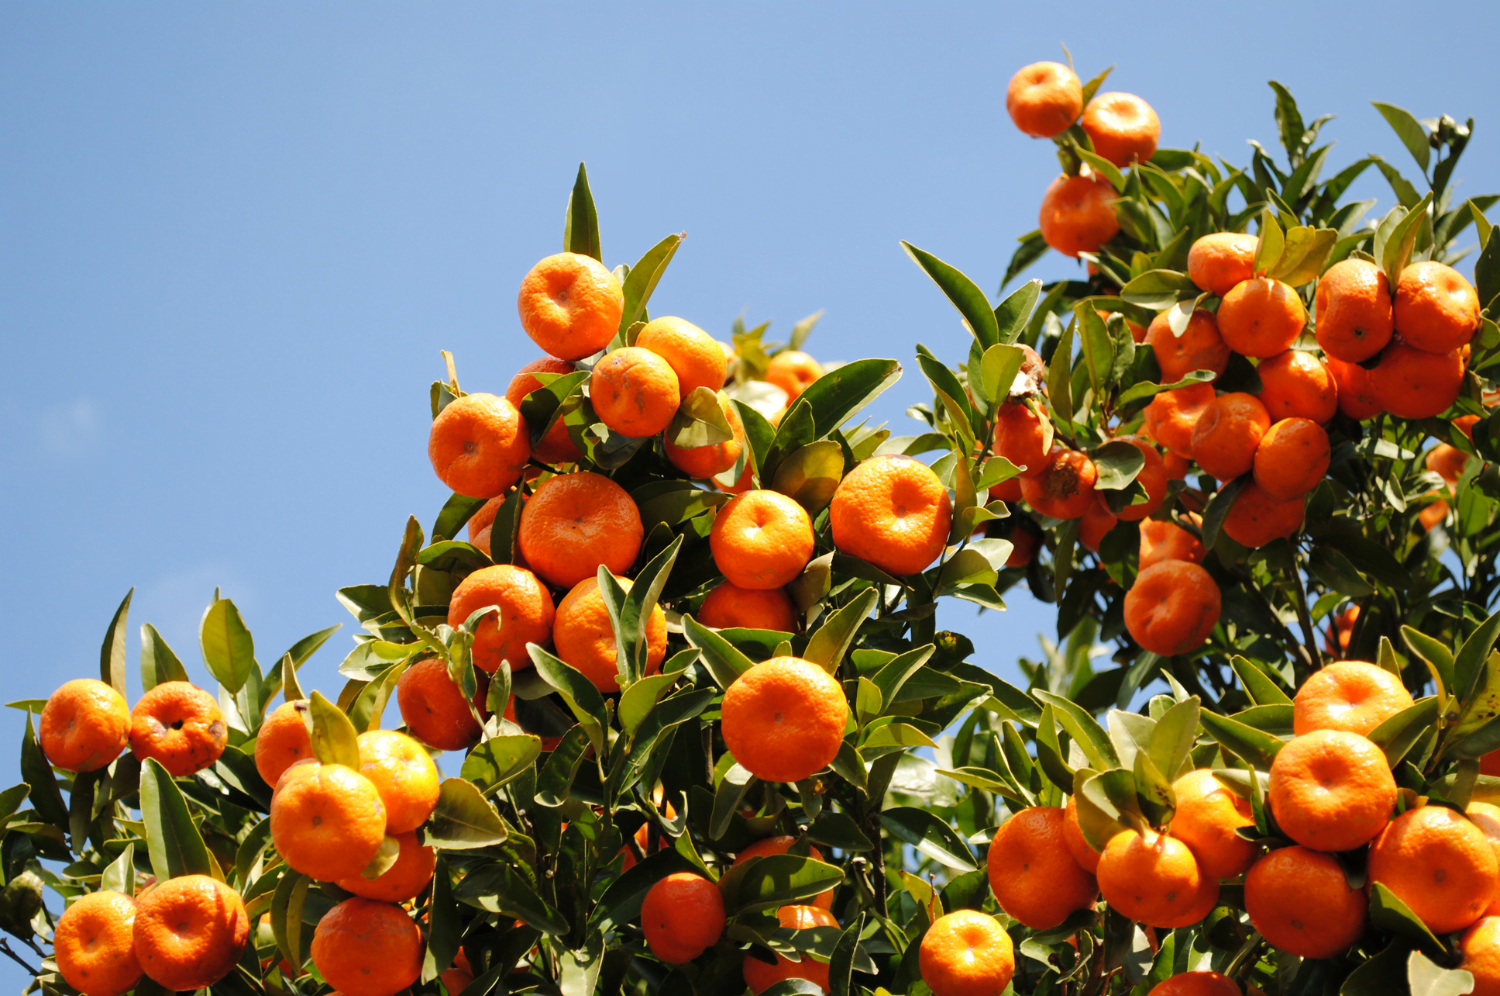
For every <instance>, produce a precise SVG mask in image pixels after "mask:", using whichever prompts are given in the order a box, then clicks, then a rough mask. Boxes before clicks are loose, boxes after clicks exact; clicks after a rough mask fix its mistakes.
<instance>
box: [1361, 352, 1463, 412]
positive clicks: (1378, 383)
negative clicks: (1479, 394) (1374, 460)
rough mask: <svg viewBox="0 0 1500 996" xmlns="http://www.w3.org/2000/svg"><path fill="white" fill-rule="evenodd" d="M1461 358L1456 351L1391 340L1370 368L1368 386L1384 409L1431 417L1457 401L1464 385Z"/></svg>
mask: <svg viewBox="0 0 1500 996" xmlns="http://www.w3.org/2000/svg"><path fill="white" fill-rule="evenodd" d="M1463 381H1464V360H1463V357H1462V356H1461V355H1460V353H1459V350H1457V349H1451V350H1449V351H1448V352H1446V353H1429V352H1427V351H1426V350H1422V349H1417V348H1415V347H1414V346H1411V345H1409V344H1407V343H1406V342H1405V341H1403V340H1402V338H1401V337H1400V336H1396V337H1395V338H1393V339H1392V340H1391V344H1390V345H1389V346H1387V347H1386V348H1385V352H1384V353H1382V354H1381V356H1380V363H1379V365H1378V366H1376V367H1375V368H1374V369H1373V370H1371V371H1370V387H1371V389H1372V390H1373V391H1374V393H1375V396H1376V397H1378V398H1379V399H1380V402H1381V404H1382V405H1384V406H1385V410H1386V411H1388V412H1390V413H1391V414H1392V415H1399V416H1401V417H1402V418H1430V417H1432V416H1433V415H1438V414H1440V413H1442V412H1443V411H1446V410H1447V408H1448V406H1449V405H1451V404H1453V402H1454V401H1456V400H1458V390H1459V388H1460V387H1462V386H1463Z"/></svg>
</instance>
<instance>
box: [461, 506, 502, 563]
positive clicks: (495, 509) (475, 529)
mask: <svg viewBox="0 0 1500 996" xmlns="http://www.w3.org/2000/svg"><path fill="white" fill-rule="evenodd" d="M501 504H503V499H500V498H491V499H490V500H489V501H487V502H485V503H484V504H483V505H480V506H479V511H477V512H475V513H474V514H473V515H471V516H469V523H468V530H469V545H470V546H475V547H478V548H479V549H481V550H483V551H484V555H485V556H486V557H491V556H494V554H493V552H492V551H491V550H490V533H491V531H493V529H494V527H495V516H497V515H499V514H500V506H501Z"/></svg>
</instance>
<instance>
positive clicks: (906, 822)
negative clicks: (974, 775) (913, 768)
mask: <svg viewBox="0 0 1500 996" xmlns="http://www.w3.org/2000/svg"><path fill="white" fill-rule="evenodd" d="M880 825H881V826H883V827H885V829H886V832H887V833H889V834H890V835H891V836H892V837H895V838H896V839H897V840H899V841H901V842H902V843H903V844H908V845H910V846H912V847H914V848H916V849H917V850H918V851H919V852H920V853H922V854H925V855H926V856H927V857H929V858H931V859H932V860H934V861H936V862H937V863H938V864H940V865H942V866H944V867H945V868H953V869H956V870H958V871H960V872H969V871H973V870H974V869H975V867H976V865H975V864H974V853H973V851H972V850H970V848H969V845H968V844H966V843H964V840H963V838H962V837H960V836H959V835H958V834H957V832H955V831H954V829H953V828H952V827H950V826H949V825H948V824H947V823H945V822H943V821H942V820H940V819H939V818H938V817H936V816H934V815H933V814H932V813H929V812H927V811H926V810H922V809H916V808H914V807H911V806H899V807H896V808H894V809H887V810H886V811H885V812H883V813H881V814H880Z"/></svg>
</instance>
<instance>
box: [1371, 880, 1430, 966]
mask: <svg viewBox="0 0 1500 996" xmlns="http://www.w3.org/2000/svg"><path fill="white" fill-rule="evenodd" d="M1370 925H1371V926H1372V927H1375V928H1376V929H1377V930H1382V931H1384V932H1386V933H1388V934H1397V935H1399V936H1401V937H1405V938H1407V939H1408V940H1411V941H1414V942H1416V943H1417V944H1420V945H1422V946H1423V947H1426V948H1428V950H1431V951H1442V950H1443V946H1442V945H1441V944H1439V943H1438V939H1437V938H1436V937H1434V936H1432V931H1430V930H1428V929H1427V926H1426V925H1425V924H1424V923H1422V921H1421V920H1420V919H1419V918H1418V917H1417V915H1416V914H1415V913H1413V912H1412V911H1411V907H1409V906H1407V905H1406V904H1405V903H1403V902H1402V901H1401V899H1400V897H1398V896H1397V895H1396V894H1395V893H1394V892H1392V891H1391V890H1390V889H1389V888H1387V887H1386V886H1384V885H1382V884H1381V883H1379V882H1371V883H1370Z"/></svg>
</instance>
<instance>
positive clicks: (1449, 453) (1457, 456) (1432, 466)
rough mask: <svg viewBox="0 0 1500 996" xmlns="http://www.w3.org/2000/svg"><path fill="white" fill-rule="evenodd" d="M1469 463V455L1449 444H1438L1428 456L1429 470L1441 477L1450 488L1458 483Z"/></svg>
mask: <svg viewBox="0 0 1500 996" xmlns="http://www.w3.org/2000/svg"><path fill="white" fill-rule="evenodd" d="M1468 462H1469V454H1467V453H1465V452H1464V451H1463V450H1461V449H1459V448H1458V447H1457V446H1450V445H1449V444H1447V443H1438V444H1437V445H1436V446H1434V447H1433V448H1432V452H1431V453H1428V454H1427V469H1428V470H1430V471H1432V472H1433V473H1434V474H1436V475H1438V476H1439V477H1441V478H1442V479H1443V480H1444V481H1445V482H1447V484H1448V486H1449V487H1452V486H1453V485H1455V484H1457V483H1458V478H1459V476H1460V475H1462V474H1463V472H1464V467H1465V466H1466V465H1467V464H1468Z"/></svg>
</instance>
